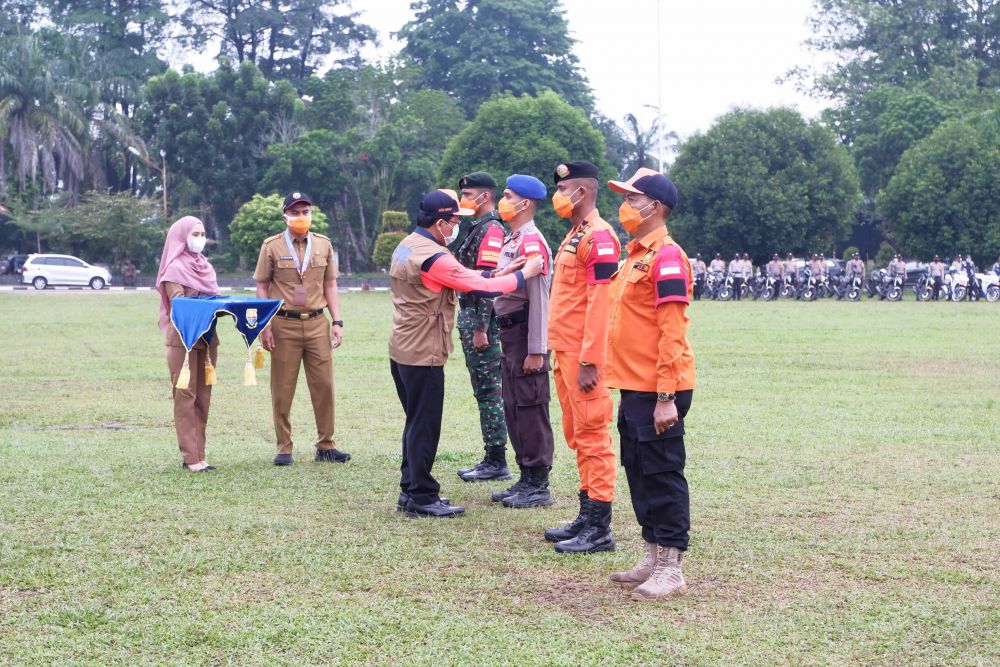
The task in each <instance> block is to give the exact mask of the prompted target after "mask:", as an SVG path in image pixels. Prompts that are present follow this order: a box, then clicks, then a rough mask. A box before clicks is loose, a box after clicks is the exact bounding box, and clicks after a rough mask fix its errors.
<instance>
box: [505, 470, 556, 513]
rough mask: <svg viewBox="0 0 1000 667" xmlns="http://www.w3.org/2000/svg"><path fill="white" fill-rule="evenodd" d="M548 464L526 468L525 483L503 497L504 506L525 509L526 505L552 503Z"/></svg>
mask: <svg viewBox="0 0 1000 667" xmlns="http://www.w3.org/2000/svg"><path fill="white" fill-rule="evenodd" d="M550 469H551V468H550V467H549V466H541V467H540V468H526V471H527V476H528V479H527V483H526V485H525V487H524V488H523V489H521V490H520V491H518V492H517V493H515V494H514V495H512V496H507V497H506V498H504V499H503V501H502V502H503V506H504V507H511V508H513V509H518V510H519V509H525V508H528V507H548V506H549V505H551V504H552V492H551V491H549V470H550Z"/></svg>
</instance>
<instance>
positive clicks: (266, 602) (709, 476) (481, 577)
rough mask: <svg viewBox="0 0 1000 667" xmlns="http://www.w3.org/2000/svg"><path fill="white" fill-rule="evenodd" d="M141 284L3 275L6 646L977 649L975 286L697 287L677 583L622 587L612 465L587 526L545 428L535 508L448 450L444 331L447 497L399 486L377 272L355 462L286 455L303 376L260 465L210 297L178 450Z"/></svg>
mask: <svg viewBox="0 0 1000 667" xmlns="http://www.w3.org/2000/svg"><path fill="white" fill-rule="evenodd" d="M156 298H157V297H156V295H155V294H108V293H103V294H92V293H88V292H81V293H73V294H66V293H63V294H53V293H40V294H38V293H24V294H0V340H3V342H4V343H3V344H4V354H3V363H2V366H0V386H2V387H3V390H2V393H0V491H2V492H0V664H5V665H6V664H25V665H41V664H74V665H78V664H94V665H107V664H123V665H125V664H128V665H133V664H154V663H155V664H192V665H200V664H205V665H219V664H268V665H283V664H357V663H360V664H401V665H402V664H406V665H409V664H422V665H443V664H476V665H479V664H510V665H518V664H566V665H580V664H602V665H603V664H628V665H632V664H684V665H700V664H723V665H734V664H746V665H769V664H811V665H812V664H816V665H820V664H831V665H841V664H891V665H942V664H954V665H996V664H998V663H1000V642H998V641H997V638H998V637H1000V609H998V600H1000V556H998V545H1000V417H998V407H1000V406H998V403H1000V380H998V378H1000V341H998V338H997V330H998V325H1000V307H998V306H997V305H995V304H985V303H978V304H964V303H963V304H951V303H931V304H918V303H913V302H906V303H877V302H868V301H866V302H863V303H859V304H848V303H834V302H820V303H807V304H802V303H795V302H779V303H767V304H764V303H752V302H749V303H748V302H744V303H733V304H726V303H698V304H696V305H694V306H693V307H692V309H691V313H692V329H691V339H692V343H693V345H694V348H695V352H696V354H697V358H698V372H699V388H698V390H697V391H696V394H695V402H694V406H693V407H692V410H691V413H690V415H689V416H688V420H687V430H688V468H687V474H688V479H689V481H690V484H691V488H692V519H693V524H694V525H693V531H692V547H691V550H690V551H689V552H688V556H687V559H686V561H685V572H686V575H687V578H688V582H689V586H690V592H689V593H688V595H686V596H684V597H681V598H679V599H676V600H672V601H669V602H665V603H660V604H655V605H640V604H639V603H633V602H631V601H629V600H628V596H627V593H626V592H623V591H622V590H620V589H617V588H615V587H613V586H611V585H610V584H609V583H608V582H607V573H608V572H609V571H611V570H613V569H617V568H623V567H627V566H631V565H632V563H633V562H634V561H635V560H636V559H637V557H638V556H639V555H640V540H639V535H638V530H637V528H636V526H635V523H634V518H633V515H632V511H631V507H630V505H629V502H628V489H627V486H626V485H625V483H624V479H623V478H624V473H622V474H621V478H622V479H620V480H619V495H620V501H619V502H618V503H617V504H616V507H615V523H614V526H615V533H616V536H617V538H618V541H619V545H620V546H619V550H618V551H617V552H615V553H613V554H602V555H596V556H590V557H567V556H560V555H558V554H555V553H554V552H553V551H552V549H551V546H550V545H548V544H546V543H545V542H544V541H543V540H542V537H541V531H542V530H543V529H544V528H546V527H548V526H552V525H556V524H557V523H558V522H559V521H561V520H566V519H569V518H571V517H572V516H573V515H574V514H575V502H576V499H575V484H576V481H577V478H576V471H575V466H574V465H573V462H572V459H571V458H570V457H569V456H568V455H567V450H566V448H565V445H564V444H563V443H562V441H561V437H557V443H556V454H557V456H556V461H555V467H554V470H553V475H554V489H555V492H556V497H557V500H556V503H555V505H554V506H552V507H551V508H547V509H539V510H528V511H515V510H507V509H503V508H501V507H498V506H497V505H494V504H492V503H490V502H489V500H488V493H489V491H491V490H495V489H496V488H498V486H499V485H496V484H493V485H483V484H479V485H470V484H464V483H462V482H461V481H460V480H459V479H458V478H457V477H456V476H455V469H457V468H458V467H460V466H461V465H465V464H470V463H472V462H474V461H476V460H478V457H479V455H480V453H481V449H480V444H479V442H478V436H477V433H478V425H477V419H476V412H475V408H474V403H473V401H472V398H471V395H470V392H469V390H468V376H467V375H466V374H465V369H464V366H463V365H462V364H461V361H460V359H459V357H455V358H453V359H452V361H451V362H449V365H448V368H447V377H448V395H447V410H446V422H445V425H444V432H443V440H442V443H441V450H440V452H439V455H438V462H437V465H436V467H435V472H436V473H437V476H438V478H439V479H440V480H441V481H442V484H443V493H445V494H446V495H448V496H449V497H451V498H452V499H453V500H454V502H457V503H461V504H463V505H465V506H466V507H467V508H468V513H467V515H466V516H465V517H462V518H460V519H456V520H451V521H432V520H410V519H406V518H405V517H403V516H402V515H401V514H398V513H396V512H395V511H394V503H395V499H396V494H397V492H398V487H397V481H398V462H399V454H398V446H399V445H398V441H399V433H400V430H401V424H402V414H401V410H400V408H399V406H398V404H397V401H396V397H395V394H394V391H393V389H392V382H391V379H390V377H389V371H388V361H387V358H386V337H387V333H388V328H389V320H390V315H391V306H390V303H389V299H388V296H387V295H386V294H384V293H380V294H376V293H368V294H350V295H346V296H345V297H344V301H343V312H344V318H345V319H346V320H347V329H346V341H345V344H344V347H343V348H342V350H341V351H339V352H338V354H337V395H338V404H337V416H338V428H337V436H338V442H339V444H340V446H341V448H343V449H345V450H346V451H349V452H351V453H352V454H353V455H354V460H353V461H352V462H351V463H349V464H347V465H345V466H339V465H337V466H335V465H329V464H326V465H324V464H316V463H313V462H312V460H311V452H310V434H311V433H312V432H313V428H312V423H311V415H310V413H309V411H308V398H307V391H306V388H305V382H304V379H303V380H302V384H300V387H299V396H298V397H297V399H296V406H295V410H294V412H293V424H294V428H295V433H296V435H297V437H298V439H299V440H298V441H299V443H300V444H299V445H297V450H296V451H297V454H298V458H297V463H296V465H294V466H292V467H290V468H274V467H273V466H271V465H270V460H271V458H272V456H273V454H274V449H273V431H272V427H271V423H270V403H269V396H268V389H267V372H268V371H267V370H266V369H265V370H264V371H259V372H258V373H259V376H260V381H261V385H260V386H257V387H243V386H242V372H243V352H242V350H241V349H240V347H239V345H240V343H239V342H238V340H237V337H236V334H235V332H234V330H233V328H232V327H231V326H225V327H224V328H223V331H222V334H223V335H222V347H221V354H220V365H219V370H218V372H219V384H218V385H217V386H216V388H215V393H214V398H213V401H214V402H213V407H212V410H213V413H212V417H211V421H210V424H209V445H208V454H209V461H210V462H212V463H213V464H215V465H217V466H219V468H220V469H219V470H218V471H217V472H215V473H212V474H199V475H195V474H191V473H187V472H186V471H184V470H181V469H180V467H179V461H180V457H179V454H178V453H177V447H176V443H175V440H174V433H173V427H172V422H171V402H170V392H169V386H168V380H167V371H166V365H165V361H164V358H163V348H162V343H161V335H160V333H159V332H158V330H157V329H156V327H155V323H154V322H155V314H156V305H157V301H156ZM553 419H554V420H558V419H559V411H558V404H557V403H556V402H554V403H553ZM556 427H557V433H558V424H557V425H556ZM616 437H617V436H616Z"/></svg>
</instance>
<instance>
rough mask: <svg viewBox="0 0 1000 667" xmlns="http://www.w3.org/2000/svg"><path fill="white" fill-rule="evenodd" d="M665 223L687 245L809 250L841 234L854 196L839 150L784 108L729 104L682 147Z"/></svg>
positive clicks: (765, 253)
mask: <svg viewBox="0 0 1000 667" xmlns="http://www.w3.org/2000/svg"><path fill="white" fill-rule="evenodd" d="M670 176H671V178H672V179H673V181H674V183H675V184H676V185H677V190H678V192H679V193H680V198H679V201H678V206H677V210H676V212H675V214H674V216H672V217H671V221H672V222H671V230H672V231H673V233H674V235H675V236H676V238H677V239H678V240H680V241H681V243H682V244H683V245H684V246H685V247H688V248H689V249H690V250H691V251H694V250H697V251H699V252H702V253H707V252H722V253H726V254H728V253H732V252H737V251H745V252H748V253H750V254H751V255H752V256H753V257H754V258H755V259H757V260H761V259H763V258H765V257H770V255H771V253H774V252H784V251H793V252H810V251H812V252H815V251H817V250H823V249H829V248H832V246H833V245H834V243H835V242H837V241H839V240H841V239H843V238H844V237H845V236H846V234H847V232H848V230H849V228H850V223H851V217H852V214H853V211H854V208H855V206H856V204H857V203H858V201H859V200H860V193H859V188H858V177H857V173H856V171H855V169H854V165H853V164H851V160H850V157H849V156H848V154H847V150H846V149H845V148H844V147H843V146H840V145H838V144H837V143H836V139H835V137H834V135H833V133H832V132H830V131H829V130H827V129H826V128H824V127H822V126H821V125H820V124H818V123H816V122H806V121H805V120H804V119H803V118H802V116H801V115H800V114H799V113H798V112H797V111H794V110H792V109H771V110H768V111H756V110H736V111H732V112H730V113H728V114H726V115H725V116H723V117H722V118H720V119H719V120H718V122H716V124H715V125H713V126H712V127H711V128H710V129H709V130H708V131H707V132H705V133H704V134H697V135H695V136H694V137H692V138H691V139H689V140H688V141H686V142H685V143H684V144H683V145H682V146H681V148H680V152H679V154H678V156H677V160H676V161H675V162H674V164H673V166H672V167H671V169H670Z"/></svg>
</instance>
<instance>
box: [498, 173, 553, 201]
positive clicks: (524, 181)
mask: <svg viewBox="0 0 1000 667" xmlns="http://www.w3.org/2000/svg"><path fill="white" fill-rule="evenodd" d="M507 187H508V188H509V189H511V190H513V191H514V192H515V193H516V194H519V195H521V196H522V197H527V198H528V199H545V184H543V183H542V182H541V181H540V180H538V179H537V178H535V177H534V176H525V175H524V174H511V175H510V176H508V177H507Z"/></svg>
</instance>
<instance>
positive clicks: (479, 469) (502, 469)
mask: <svg viewBox="0 0 1000 667" xmlns="http://www.w3.org/2000/svg"><path fill="white" fill-rule="evenodd" d="M505 449H506V448H505V447H490V448H488V449H487V450H486V456H484V457H483V460H482V461H480V462H479V463H477V464H476V465H474V466H472V467H471V468H462V469H461V470H459V471H458V476H459V477H461V478H462V480H463V481H465V482H489V481H492V480H499V481H503V480H507V479H510V470H509V469H508V468H507V455H506V452H505Z"/></svg>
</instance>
